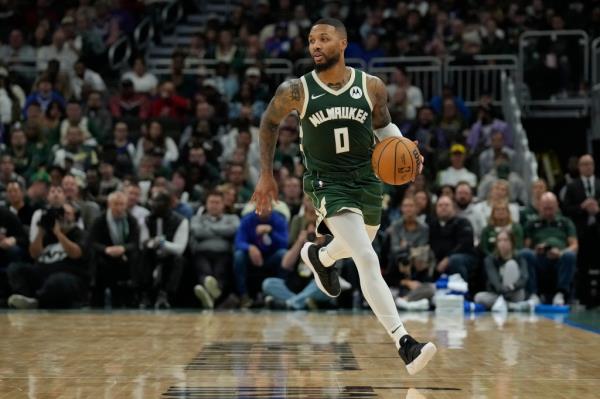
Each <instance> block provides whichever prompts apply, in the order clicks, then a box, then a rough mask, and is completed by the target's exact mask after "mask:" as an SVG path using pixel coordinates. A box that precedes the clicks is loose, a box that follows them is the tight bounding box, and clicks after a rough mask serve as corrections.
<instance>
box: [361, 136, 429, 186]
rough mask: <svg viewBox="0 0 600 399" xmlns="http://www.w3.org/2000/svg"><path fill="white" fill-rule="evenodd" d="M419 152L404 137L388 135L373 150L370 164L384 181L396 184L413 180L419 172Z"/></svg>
mask: <svg viewBox="0 0 600 399" xmlns="http://www.w3.org/2000/svg"><path fill="white" fill-rule="evenodd" d="M420 164H421V154H420V153H419V149H418V148H417V146H416V144H415V143H413V142H412V141H410V140H409V139H407V138H406V137H388V138H386V139H385V140H383V141H380V142H379V143H377V145H376V146H375V149H374V150H373V155H372V156H371V166H372V167H373V171H374V172H375V175H376V176H377V177H378V178H379V179H381V181H383V182H384V183H387V184H393V185H396V186H399V185H402V184H406V183H408V182H411V181H414V180H415V177H417V174H418V173H419V165H420Z"/></svg>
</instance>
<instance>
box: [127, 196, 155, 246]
mask: <svg viewBox="0 0 600 399" xmlns="http://www.w3.org/2000/svg"><path fill="white" fill-rule="evenodd" d="M129 213H130V214H131V216H133V217H134V219H135V220H136V222H137V224H138V228H139V229H140V245H141V244H142V243H143V242H144V241H146V240H147V239H148V236H149V234H148V228H147V227H146V217H147V216H148V215H149V214H150V211H149V210H148V209H146V208H144V207H143V206H141V205H135V206H134V207H133V208H131V209H130V210H129Z"/></svg>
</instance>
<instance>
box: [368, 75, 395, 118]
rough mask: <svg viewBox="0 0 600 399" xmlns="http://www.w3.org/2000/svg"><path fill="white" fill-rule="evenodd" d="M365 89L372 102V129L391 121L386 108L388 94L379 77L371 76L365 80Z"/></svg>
mask: <svg viewBox="0 0 600 399" xmlns="http://www.w3.org/2000/svg"><path fill="white" fill-rule="evenodd" d="M367 89H368V90H369V95H370V97H371V101H372V102H373V129H379V128H382V127H384V126H387V125H388V124H389V123H390V122H391V121H392V117H391V116H390V110H389V109H388V98H387V97H388V96H387V90H386V87H385V85H384V84H383V82H382V81H381V79H379V78H377V77H374V76H372V77H369V78H368V80H367Z"/></svg>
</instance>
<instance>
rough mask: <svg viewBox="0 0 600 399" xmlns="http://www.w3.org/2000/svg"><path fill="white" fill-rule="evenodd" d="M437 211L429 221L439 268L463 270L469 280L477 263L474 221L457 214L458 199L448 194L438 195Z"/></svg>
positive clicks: (461, 271) (457, 271)
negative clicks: (455, 205) (474, 247)
mask: <svg viewBox="0 0 600 399" xmlns="http://www.w3.org/2000/svg"><path fill="white" fill-rule="evenodd" d="M435 214H436V217H435V219H434V220H433V221H432V222H431V224H430V225H429V245H430V246H431V249H432V250H433V253H434V254H435V260H436V268H435V269H436V272H437V273H438V274H444V273H445V274H448V275H452V274H455V273H459V274H460V275H461V277H462V278H463V280H464V281H467V282H468V281H469V276H470V274H471V273H472V272H473V271H474V270H475V266H476V264H477V259H476V258H475V255H474V249H473V228H472V227H471V223H469V221H468V220H467V219H464V218H461V217H458V216H456V210H455V208H454V201H453V200H452V198H450V197H447V196H443V197H440V198H439V199H438V201H437V203H436V205H435Z"/></svg>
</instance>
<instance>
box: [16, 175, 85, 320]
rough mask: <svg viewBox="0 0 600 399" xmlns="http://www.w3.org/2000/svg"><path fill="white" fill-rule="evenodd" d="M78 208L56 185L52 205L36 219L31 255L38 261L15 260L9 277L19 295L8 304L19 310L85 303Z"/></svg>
mask: <svg viewBox="0 0 600 399" xmlns="http://www.w3.org/2000/svg"><path fill="white" fill-rule="evenodd" d="M77 212H78V211H77V208H76V206H74V205H72V204H70V203H67V202H66V200H65V196H64V193H63V190H62V188H61V187H58V186H56V187H52V188H51V189H50V192H49V194H48V208H47V209H43V210H42V209H40V210H38V211H36V213H35V214H34V216H33V218H32V222H31V228H30V230H29V237H30V242H31V244H30V245H29V254H30V255H31V257H32V258H33V259H34V261H35V264H33V265H30V264H25V263H13V264H12V265H10V266H9V268H8V272H7V274H8V279H9V282H10V285H11V288H12V290H13V292H14V293H15V294H13V295H11V296H10V297H9V298H8V304H9V306H11V307H14V308H17V309H32V308H38V307H40V308H72V307H79V306H81V305H82V304H83V303H84V301H85V297H86V293H87V287H88V284H89V271H88V268H87V265H86V262H85V256H84V249H85V245H84V232H83V231H82V230H81V229H80V228H79V227H78V226H77V217H78V216H77Z"/></svg>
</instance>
